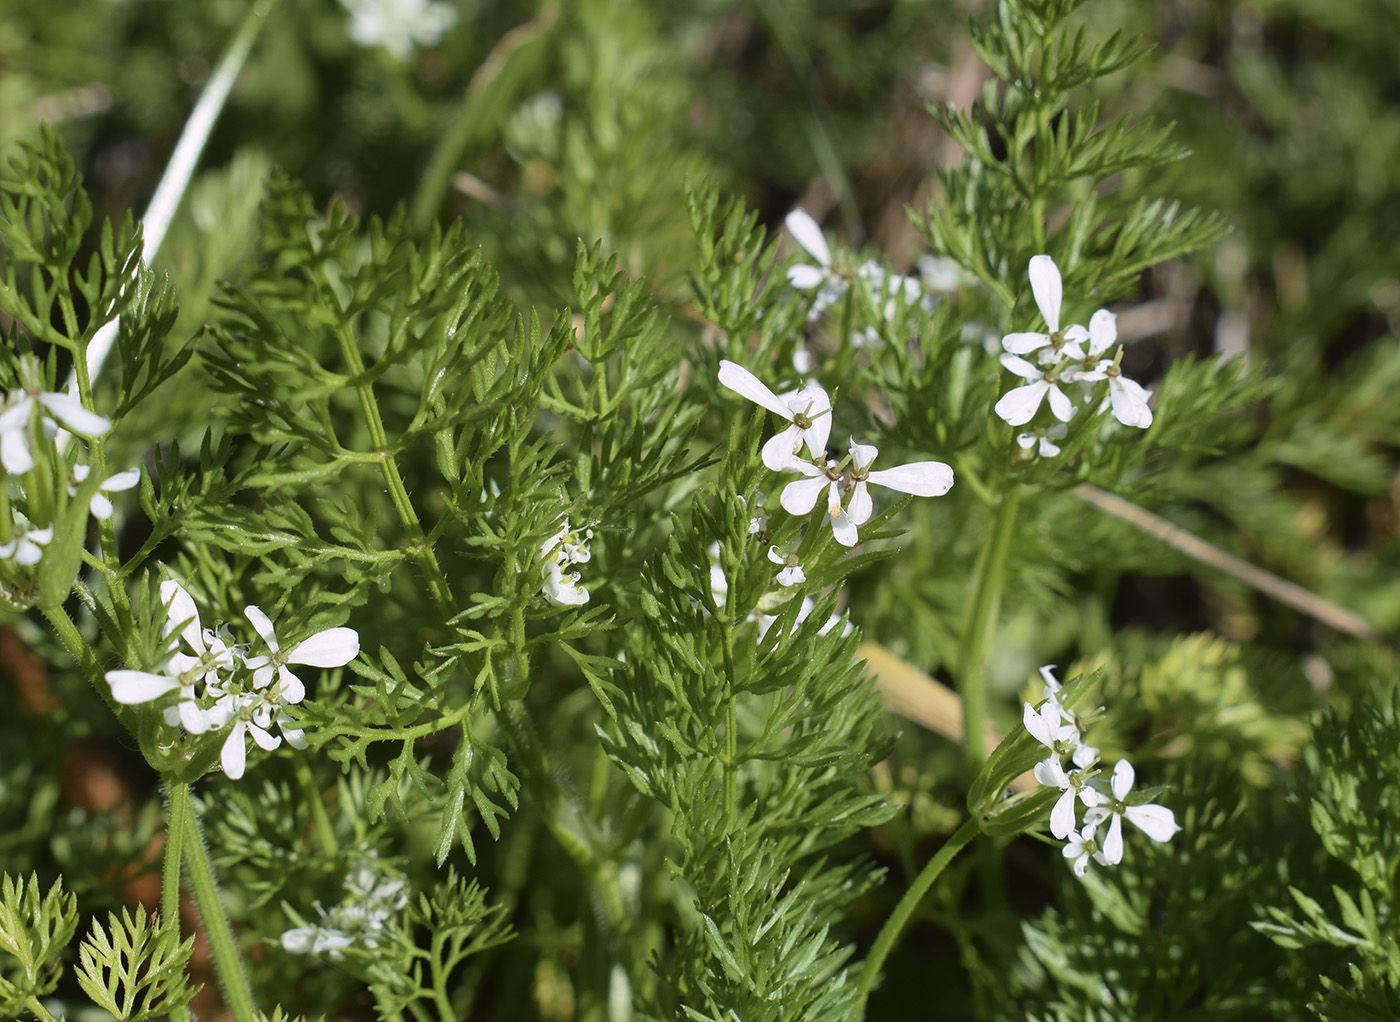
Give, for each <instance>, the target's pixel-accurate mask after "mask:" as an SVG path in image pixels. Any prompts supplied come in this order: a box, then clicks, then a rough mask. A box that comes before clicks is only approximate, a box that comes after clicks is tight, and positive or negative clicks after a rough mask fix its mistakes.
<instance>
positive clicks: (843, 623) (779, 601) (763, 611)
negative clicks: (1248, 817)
mask: <svg viewBox="0 0 1400 1022" xmlns="http://www.w3.org/2000/svg"><path fill="white" fill-rule="evenodd" d="M753 521H754V522H756V521H758V518H755V519H754V520H753ZM750 524H751V525H752V522H751V523H750ZM775 549H776V548H771V549H770V550H769V554H768V558H769V560H773V558H774V553H773V550H775ZM709 553H710V594H711V595H712V596H713V597H714V601H715V606H717V607H723V606H724V605H725V603H726V601H727V600H728V599H729V580H728V579H727V578H725V577H724V569H723V568H722V567H720V563H719V544H718V543H711V544H710V550H709ZM785 570H792V569H785ZM795 570H796V571H797V572H798V573H799V574H800V573H801V571H802V569H801V568H800V567H799V568H796V569H795ZM803 577H804V578H805V576H803ZM778 581H779V583H780V584H782V585H784V586H788V585H793V584H795V583H794V582H784V581H783V572H779V573H778ZM789 599H790V597H787V596H784V595H782V594H781V593H775V592H767V593H764V594H763V596H762V597H760V598H759V601H758V606H756V607H754V609H753V610H751V611H750V612H749V617H748V620H750V621H753V622H755V623H756V624H757V625H758V635H757V640H758V641H759V642H762V641H763V639H764V637H766V636H767V635H768V629H770V628H772V627H773V624H774V623H775V622H776V621H777V620H778V615H779V614H781V613H782V612H783V608H784V607H785V606H786V605H787V603H788V600H789ZM816 609H817V603H816V601H815V600H813V599H812V598H811V597H810V596H804V597H802V602H801V603H800V604H798V607H797V618H796V620H794V621H793V623H792V627H793V630H794V631H795V630H796V629H797V626H798V625H800V624H801V623H802V622H803V621H806V620H807V619H808V618H809V617H811V616H812V611H814V610H816ZM833 628H840V629H841V634H842V635H843V636H844V635H850V634H851V632H852V631H853V630H854V629H855V625H853V624H851V622H850V621H848V620H847V619H846V618H845V617H844V616H843V615H841V614H832V615H831V616H830V617H829V618H827V619H826V620H825V621H824V622H822V626H821V627H820V628H819V629H817V634H818V635H825V634H826V633H827V632H829V631H831V630H832V629H833Z"/></svg>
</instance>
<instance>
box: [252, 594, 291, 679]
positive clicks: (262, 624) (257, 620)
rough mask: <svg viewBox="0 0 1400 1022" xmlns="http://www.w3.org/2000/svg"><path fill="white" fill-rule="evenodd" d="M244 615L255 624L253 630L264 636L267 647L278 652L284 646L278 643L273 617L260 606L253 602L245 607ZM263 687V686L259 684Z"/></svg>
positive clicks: (263, 639)
mask: <svg viewBox="0 0 1400 1022" xmlns="http://www.w3.org/2000/svg"><path fill="white" fill-rule="evenodd" d="M243 616H244V617H246V618H247V619H248V623H249V624H251V625H252V626H253V631H255V632H257V633H258V635H260V636H262V641H263V642H265V643H267V648H268V649H270V650H272V652H274V653H276V652H277V651H278V650H279V649H281V648H282V647H280V646H278V645H277V632H276V630H275V629H274V628H273V627H272V619H271V618H269V617H268V616H267V615H266V614H264V613H263V612H262V610H261V608H259V607H255V606H253V605H252V604H249V605H248V606H246V607H244V608H243ZM258 687H259V688H261V687H262V686H258Z"/></svg>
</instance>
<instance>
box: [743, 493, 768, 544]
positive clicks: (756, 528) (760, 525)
mask: <svg viewBox="0 0 1400 1022" xmlns="http://www.w3.org/2000/svg"><path fill="white" fill-rule="evenodd" d="M740 499H742V498H740ZM766 499H767V496H766V494H764V492H763V491H762V490H759V491H758V493H756V494H755V495H754V499H753V508H754V511H753V517H751V518H750V519H749V535H750V536H758V535H761V534H762V533H765V532H767V531H768V516H767V515H766V514H764V513H763V502H764V500H766Z"/></svg>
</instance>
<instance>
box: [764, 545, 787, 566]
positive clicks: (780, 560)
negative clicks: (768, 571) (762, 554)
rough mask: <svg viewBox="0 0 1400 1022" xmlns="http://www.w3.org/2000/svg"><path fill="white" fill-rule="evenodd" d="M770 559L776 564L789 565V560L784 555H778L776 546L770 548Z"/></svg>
mask: <svg viewBox="0 0 1400 1022" xmlns="http://www.w3.org/2000/svg"><path fill="white" fill-rule="evenodd" d="M768 559H769V560H770V561H772V562H773V563H774V564H782V565H786V564H787V558H786V557H784V556H783V555H782V554H780V553H778V548H777V547H775V546H770V547H769V548H768Z"/></svg>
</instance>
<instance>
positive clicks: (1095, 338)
mask: <svg viewBox="0 0 1400 1022" xmlns="http://www.w3.org/2000/svg"><path fill="white" fill-rule="evenodd" d="M1117 340H1118V317H1117V316H1115V315H1114V314H1113V313H1111V312H1109V311H1108V310H1107V309H1100V310H1099V311H1098V312H1096V313H1094V315H1093V317H1092V318H1091V319H1090V320H1089V334H1088V341H1089V347H1088V350H1087V351H1086V350H1085V349H1084V348H1083V347H1082V346H1081V345H1080V343H1079V341H1071V342H1070V343H1068V344H1066V345H1065V347H1064V354H1065V356H1066V357H1068V358H1072V359H1077V360H1079V361H1080V362H1081V363H1083V366H1084V368H1083V369H1082V370H1081V371H1080V372H1078V373H1076V374H1074V376H1073V378H1074V379H1077V380H1083V381H1085V382H1088V383H1091V382H1095V381H1097V380H1107V381H1108V399H1109V402H1110V404H1111V405H1112V407H1113V414H1114V417H1115V418H1117V419H1118V421H1119V422H1121V423H1123V425H1125V426H1136V427H1138V428H1139V429H1146V428H1147V427H1148V426H1150V425H1152V409H1151V408H1150V407H1148V404H1147V402H1148V399H1149V398H1150V397H1151V396H1152V395H1151V393H1150V392H1148V391H1147V390H1144V389H1143V387H1142V386H1141V385H1140V384H1138V383H1135V382H1134V381H1132V380H1130V379H1128V378H1127V377H1126V376H1124V375H1123V372H1122V370H1121V369H1119V368H1118V364H1117V362H1115V361H1114V360H1113V359H1110V358H1101V357H1100V356H1101V355H1103V353H1104V352H1105V351H1107V350H1108V348H1109V347H1110V346H1111V345H1113V344H1115V343H1116V342H1117Z"/></svg>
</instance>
